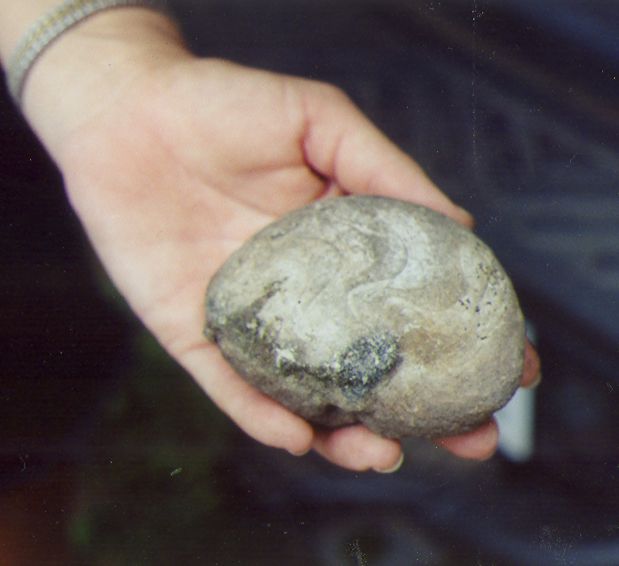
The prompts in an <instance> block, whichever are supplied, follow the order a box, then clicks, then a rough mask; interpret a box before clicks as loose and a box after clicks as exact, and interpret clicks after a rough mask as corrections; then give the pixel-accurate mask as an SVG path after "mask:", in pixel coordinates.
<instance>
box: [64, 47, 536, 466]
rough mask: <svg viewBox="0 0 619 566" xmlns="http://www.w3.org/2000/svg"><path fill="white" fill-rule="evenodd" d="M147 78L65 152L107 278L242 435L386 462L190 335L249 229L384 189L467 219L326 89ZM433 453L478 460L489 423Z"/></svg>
mask: <svg viewBox="0 0 619 566" xmlns="http://www.w3.org/2000/svg"><path fill="white" fill-rule="evenodd" d="M155 69H156V72H154V71H153V72H149V73H144V74H143V75H142V76H140V77H138V78H136V80H134V81H133V82H131V83H130V85H128V86H127V88H126V89H125V91H124V93H123V96H122V97H121V98H117V99H115V101H114V103H113V104H112V103H110V104H108V105H103V107H102V109H101V110H100V111H98V112H97V113H95V114H94V115H92V116H89V117H88V119H85V120H84V123H83V124H80V126H79V127H78V128H76V129H75V130H74V131H73V132H72V135H71V136H70V137H69V138H68V141H67V142H66V143H65V148H64V151H63V159H62V169H63V172H64V175H65V181H66V185H67V190H68V193H69V196H70V198H71V200H72V203H73V205H74V207H75V208H76V210H77V212H78V214H79V216H80V218H81V219H82V222H83V223H84V225H85V228H86V230H87V232H88V234H89V236H90V238H91V240H92V242H93V245H94V246H95V248H96V250H97V252H98V253H99V255H100V256H101V258H102V260H103V262H104V264H105V266H106V268H107V269H108V271H109V273H110V275H111V277H112V278H113V280H114V281H115V283H116V285H117V286H118V288H119V289H120V290H121V292H122V293H123V294H124V296H125V297H126V298H127V300H128V302H129V304H130V305H131V307H132V308H133V309H134V310H135V312H136V313H137V314H138V316H139V317H140V318H141V319H142V320H143V321H144V323H145V324H146V325H147V326H148V328H149V329H150V330H151V331H152V332H153V333H154V334H155V336H156V337H157V338H158V339H159V341H160V342H161V343H162V344H163V346H164V347H165V348H166V349H167V350H168V351H169V352H170V354H171V355H173V356H174V357H175V358H176V359H177V360H178V361H179V362H180V363H181V364H182V365H183V366H184V367H185V368H186V369H187V370H188V371H189V372H190V373H191V374H192V375H193V377H194V378H195V379H196V380H197V382H198V383H199V384H200V385H201V386H202V388H203V389H204V390H205V391H206V392H207V393H208V394H209V395H210V397H211V398H212V399H213V401H214V402H215V403H216V404H217V405H218V406H219V407H220V408H221V409H222V410H223V411H225V412H226V413H227V414H228V415H229V416H230V417H231V418H232V419H233V420H234V421H235V422H236V423H237V424H238V425H239V426H240V427H241V428H242V429H243V430H245V431H246V432H247V433H248V434H249V435H251V436H252V437H254V438H255V439H257V440H259V441H261V442H263V443H265V444H268V445H271V446H276V447H281V448H285V449H287V450H289V451H290V452H292V453H296V454H300V453H304V452H306V451H307V450H309V449H310V448H314V449H315V450H317V451H318V452H320V453H321V454H322V455H323V456H324V457H326V458H327V459H329V460H331V461H332V462H334V463H336V464H339V465H341V466H344V467H347V468H351V469H357V470H361V469H368V468H375V469H388V468H390V467H392V466H393V465H394V464H395V463H396V462H397V461H398V460H399V458H400V446H399V443H398V442H396V441H394V440H390V439H385V438H381V437H379V436H377V435H375V434H374V433H372V432H370V431H369V430H367V429H366V428H365V427H362V426H360V425H358V426H352V427H347V428H343V429H338V430H334V431H324V430H317V429H315V428H314V427H312V426H311V425H310V424H308V423H307V422H305V421H304V420H303V419H301V418H300V417H298V416H296V415H294V414H292V413H291V412H290V411H288V410H287V409H285V408H284V407H283V406H281V405H279V404H278V403H276V402H275V401H273V400H272V399H270V398H268V397H266V396H265V395H263V394H262V393H260V392H259V391H257V390H256V389H254V388H253V387H251V386H250V385H248V384H247V383H246V382H245V381H244V380H243V379H241V378H240V377H239V376H238V375H237V374H236V373H235V372H234V371H233V370H232V369H231V367H230V366H229V365H228V364H227V363H226V362H225V361H224V360H223V358H222V357H221V355H220V353H219V350H218V349H217V348H216V346H214V345H213V344H210V343H208V342H207V341H206V340H205V339H204V338H203V337H202V325H203V320H204V313H203V302H204V293H205V289H206V285H207V283H208V281H209V279H210V277H211V276H212V275H213V274H214V272H215V271H216V270H217V269H218V267H219V266H220V265H221V264H222V263H223V262H224V261H225V260H226V258H227V257H228V256H229V255H230V253H232V252H233V251H234V250H236V249H237V248H238V247H240V246H241V245H242V244H243V242H244V241H245V240H246V239H247V238H249V237H250V236H251V235H252V234H254V233H255V232H256V231H257V230H259V229H260V228H262V227H263V226H265V225H266V224H268V223H269V222H271V221H273V220H274V219H275V218H277V217H278V216H280V215H281V214H283V213H285V212H287V211H289V210H292V209H294V208H297V207H300V206H303V205H305V204H308V203H310V202H311V201H313V200H315V199H318V198H330V197H336V196H341V195H344V194H348V193H371V194H381V195H385V196H392V197H397V198H401V199H407V200H411V201H414V202H417V203H420V204H424V205H426V206H430V207H432V208H434V209H436V210H438V211H440V212H442V213H444V214H447V215H450V216H451V217H453V218H455V219H456V220H458V221H460V222H462V223H465V224H466V223H468V222H470V220H469V217H468V216H467V215H466V213H464V212H463V211H462V210H460V209H458V208H457V207H455V206H454V205H453V204H452V203H451V202H450V201H449V200H448V199H447V198H446V197H445V196H444V195H443V194H442V193H440V191H438V190H437V189H436V188H435V187H434V186H433V185H432V183H431V182H430V181H429V180H428V179H427V177H425V175H424V174H423V173H422V172H421V171H420V169H419V168H418V167H417V166H416V164H415V163H414V162H413V161H412V160H410V159H409V158H408V157H407V156H406V155H405V154H404V153H402V152H401V151H400V150H398V149H397V148H396V147H395V146H394V145H392V144H391V143H390V142H389V141H388V140H387V139H386V138H385V137H384V136H383V135H382V134H381V133H380V132H379V131H378V130H376V128H374V126H372V125H371V124H370V122H368V121H367V120H366V119H365V118H364V117H363V115H362V114H361V113H360V112H359V111H358V110H357V109H356V108H355V107H354V105H353V104H351V103H350V101H349V100H348V99H347V98H346V97H345V96H344V95H342V94H341V93H340V92H339V91H338V90H336V89H334V88H332V87H329V86H326V85H323V84H320V83H315V82H311V81H305V80H301V79H295V78H291V77H284V76H281V75H276V74H272V73H267V72H261V71H256V70H251V69H247V68H243V67H239V66H236V65H233V64H231V63H226V62H221V61H214V60H198V59H194V58H185V59H181V60H179V61H177V62H175V63H174V64H170V63H166V64H165V65H163V64H162V65H160V66H159V67H155ZM529 366H531V364H529ZM533 371H534V370H530V371H529V374H531V372H533ZM532 377H533V376H532V375H528V376H525V379H528V380H530V379H531V378H532ZM443 444H444V445H445V446H447V447H448V448H450V449H451V450H452V451H453V452H455V453H458V454H460V455H462V456H468V457H480V458H481V457H484V456H487V455H488V454H490V453H491V452H492V451H493V449H494V447H495V445H496V427H495V425H494V424H493V423H489V424H488V425H487V426H486V427H482V429H480V430H478V431H476V432H475V433H470V434H468V435H465V436H463V437H456V438H452V439H448V440H445V441H443Z"/></svg>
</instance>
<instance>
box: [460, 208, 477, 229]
mask: <svg viewBox="0 0 619 566" xmlns="http://www.w3.org/2000/svg"><path fill="white" fill-rule="evenodd" d="M456 209H457V211H458V216H460V222H461V223H462V224H464V225H465V226H467V227H468V228H473V226H475V218H474V217H473V215H472V214H471V213H470V212H469V211H468V210H465V209H464V208H462V207H461V206H456Z"/></svg>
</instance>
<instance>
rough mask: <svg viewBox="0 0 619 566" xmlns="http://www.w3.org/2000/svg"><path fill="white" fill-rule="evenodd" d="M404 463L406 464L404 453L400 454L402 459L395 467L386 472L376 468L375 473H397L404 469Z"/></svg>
mask: <svg viewBox="0 0 619 566" xmlns="http://www.w3.org/2000/svg"><path fill="white" fill-rule="evenodd" d="M403 463H404V454H403V453H402V454H400V459H399V460H398V461H397V462H396V463H395V465H394V466H391V468H387V469H386V470H381V469H379V468H374V471H375V472H378V473H379V474H393V473H394V472H397V471H398V470H399V469H400V468H401V467H402V464H403Z"/></svg>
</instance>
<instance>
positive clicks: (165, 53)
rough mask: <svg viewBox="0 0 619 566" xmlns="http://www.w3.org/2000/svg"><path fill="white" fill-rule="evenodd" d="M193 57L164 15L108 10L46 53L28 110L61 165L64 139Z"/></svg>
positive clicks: (25, 102) (31, 83) (25, 97)
mask: <svg viewBox="0 0 619 566" xmlns="http://www.w3.org/2000/svg"><path fill="white" fill-rule="evenodd" d="M189 56H190V55H189V53H188V52H187V51H186V49H185V47H184V45H183V42H182V39H181V37H180V34H179V32H178V30H177V28H176V26H175V24H174V23H173V22H172V21H171V20H170V19H169V18H168V17H167V16H165V15H164V14H162V13H160V12H157V11H155V10H151V9H144V8H139V7H138V8H133V7H122V8H114V9H110V10H104V11H102V12H99V13H96V14H93V15H91V16H89V17H88V18H86V19H85V20H83V21H82V22H80V23H78V24H77V25H75V26H74V27H72V28H70V29H68V30H67V31H66V32H64V33H63V34H62V35H61V36H60V37H58V39H56V40H55V41H54V42H53V43H52V44H51V45H50V46H49V47H48V48H47V49H45V50H44V51H43V52H42V53H41V55H40V57H39V58H38V59H37V60H36V61H35V63H34V64H33V65H32V67H31V70H30V72H29V74H28V77H27V80H26V82H25V84H24V89H23V94H22V110H23V112H24V115H25V116H26V118H27V119H28V121H29V122H30V124H31V126H32V127H33V129H34V130H35V131H36V133H37V134H38V135H39V137H40V138H41V139H42V141H43V142H44V144H45V145H46V146H47V148H48V150H49V151H50V153H51V154H52V156H53V157H54V158H56V160H57V161H58V157H59V155H58V154H59V152H60V151H61V147H62V144H63V142H64V140H66V139H67V138H68V137H69V136H70V134H71V133H72V132H73V131H75V130H76V129H78V128H80V127H81V126H83V125H85V124H87V123H88V122H89V121H90V120H92V119H93V118H94V117H96V116H98V115H100V114H102V113H103V112H104V111H105V109H106V108H109V107H110V106H112V105H114V104H115V102H117V101H118V100H119V98H120V97H123V96H125V94H126V93H127V92H128V91H129V90H130V86H131V84H132V83H134V82H135V81H136V80H139V78H140V77H141V76H144V75H145V74H147V73H149V72H151V71H153V70H155V69H156V68H157V67H160V66H162V65H166V64H169V63H171V62H173V61H175V60H178V59H181V58H187V57H189Z"/></svg>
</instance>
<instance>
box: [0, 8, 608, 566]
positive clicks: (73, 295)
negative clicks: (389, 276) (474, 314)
mask: <svg viewBox="0 0 619 566" xmlns="http://www.w3.org/2000/svg"><path fill="white" fill-rule="evenodd" d="M173 9H174V11H175V13H176V15H177V17H178V19H179V21H180V22H181V24H182V26H183V27H184V29H185V32H186V36H187V38H188V40H189V42H190V43H191V45H192V47H193V48H194V49H195V51H196V52H197V53H199V54H201V55H204V56H218V57H226V58H230V59H233V60H236V61H238V62H241V63H246V64H249V65H254V66H258V67H262V68H268V69H273V70H277V71H282V72H287V73H293V74H297V75H302V76H306V77H310V78H315V79H320V80H327V81H330V82H333V83H335V84H337V85H339V86H341V87H342V88H343V89H344V90H346V92H347V93H348V94H349V95H350V96H351V97H352V98H353V99H354V100H355V101H356V102H357V104H359V106H360V107H361V108H362V109H363V110H364V111H365V112H366V113H367V114H368V115H369V116H370V117H371V118H372V119H373V120H375V121H376V122H377V123H378V125H379V126H380V127H381V128H382V129H383V130H385V131H386V132H387V133H388V134H389V135H390V136H391V137H392V138H393V139H394V140H395V141H396V142H397V143H398V144H400V145H401V146H402V147H403V148H404V149H405V150H406V151H408V152H409V153H410V154H411V155H413V156H414V157H415V158H416V159H417V160H418V161H419V162H420V163H421V164H422V165H423V166H424V167H425V168H426V170H427V171H428V172H429V174H430V176H431V177H432V178H433V179H434V180H435V181H436V182H437V183H438V184H439V185H440V186H441V187H442V188H443V189H444V190H445V192H447V193H448V194H449V195H450V196H451V197H452V198H454V199H455V200H456V201H457V202H458V203H460V204H461V205H462V206H464V207H465V208H467V209H468V210H470V211H471V212H472V213H473V214H474V215H475V217H476V220H477V231H478V233H479V234H480V235H481V236H482V237H483V238H484V239H485V240H486V241H487V242H488V243H489V244H490V245H491V246H492V247H493V248H494V249H495V251H496V253H497V255H498V257H499V258H500V259H501V261H502V262H503V263H504V265H505V267H506V268H507V270H508V271H509V272H510V273H511V275H512V276H513V279H514V283H515V285H516V287H517V289H518V292H519V295H520V297H521V299H522V303H523V307H524V309H525V312H526V315H527V317H528V319H529V321H530V322H531V324H532V325H533V327H534V328H535V329H536V334H537V336H538V340H539V350H540V353H541V355H542V360H543V370H544V382H543V384H542V386H541V387H540V388H539V390H538V392H537V399H536V411H535V451H534V453H533V455H532V457H531V458H530V459H528V460H527V461H524V462H519V463H516V462H513V461H510V460H509V459H508V458H506V457H504V456H502V455H500V454H499V455H498V456H496V457H495V458H493V459H492V460H491V461H490V462H486V463H483V464H476V463H470V462H462V461H458V460H456V459H454V458H451V457H449V456H447V455H445V454H444V453H442V452H441V451H439V450H437V449H434V448H433V447H432V446H429V445H426V444H423V443H416V442H410V443H409V444H408V445H407V462H406V464H405V466H404V468H403V469H402V470H401V471H400V472H399V473H398V474H396V475H394V476H389V477H382V476H379V475H375V474H352V473H348V472H344V471H340V470H336V469H334V468H333V467H331V466H329V465H326V464H324V463H322V462H320V461H319V460H318V459H316V458H314V457H312V456H311V455H310V456H307V457H304V458H302V459H294V458H292V457H286V456H284V455H282V454H279V453H275V451H272V450H269V449H266V448H262V447H260V446H258V445H256V444H255V443H253V442H252V441H249V440H247V439H246V438H244V437H243V436H242V435H241V434H239V433H238V432H237V430H236V429H235V428H234V426H233V425H231V424H230V423H228V422H227V421H226V420H225V419H224V418H223V417H221V415H220V414H219V413H218V411H217V410H216V409H214V408H213V406H212V405H211V404H210V402H209V401H208V400H207V399H205V398H204V397H203V396H202V394H201V393H200V391H199V390H198V388H197V387H196V386H195V385H194V384H193V383H192V382H191V380H190V379H189V378H188V377H187V376H186V375H185V374H184V373H183V372H182V371H181V370H180V369H179V368H177V367H176V366H175V364H174V363H173V362H171V361H170V360H168V359H167V358H166V356H165V355H164V354H163V353H162V352H161V351H160V350H159V348H158V347H157V345H156V344H155V343H154V341H153V340H152V339H151V338H150V337H148V336H147V335H146V333H145V332H144V330H143V329H142V327H141V326H140V324H139V323H138V322H137V321H135V320H134V319H133V317H132V315H131V314H130V313H129V312H128V310H127V309H126V307H125V305H124V303H123V301H122V299H121V298H120V297H119V296H118V294H117V293H116V291H115V290H114V289H113V287H112V286H111V284H110V283H109V282H108V280H107V278H106V276H105V275H104V273H103V272H102V270H101V268H100V266H99V264H98V261H97V260H96V258H95V257H93V254H92V252H91V250H90V248H89V246H88V243H87V242H86V241H85V238H84V236H83V234H82V232H81V228H80V227H79V222H78V221H77V219H76V217H75V216H74V214H73V213H72V211H71V210H70V209H69V206H68V204H67V202H66V200H65V198H64V195H63V192H62V183H61V179H60V176H59V174H58V172H57V171H56V169H55V168H54V166H53V164H51V163H50V161H49V159H48V158H47V156H46V154H45V152H44V150H43V149H42V148H41V147H40V145H39V144H38V142H37V141H36V139H35V138H34V136H33V135H32V134H31V133H30V131H29V130H28V128H27V126H26V125H25V124H24V122H23V121H22V120H21V118H20V116H19V114H18V113H17V112H16V111H15V110H14V108H13V107H12V105H11V104H10V102H9V101H8V98H7V96H6V94H5V93H4V92H3V93H2V99H1V100H0V183H1V184H2V186H1V187H0V203H1V206H0V214H1V215H2V218H1V221H0V238H1V239H0V241H1V244H2V245H1V248H0V261H1V262H2V270H1V271H0V273H1V275H0V313H1V317H2V318H1V319H0V320H1V322H2V324H1V325H0V333H1V337H2V341H1V344H2V358H1V360H2V361H1V366H0V367H1V371H2V374H1V382H0V564H4V563H6V564H11V565H12V564H26V565H29V564H82V563H83V564H102V565H103V564H105V565H108V564H113V565H115V564H171V563H174V562H175V561H177V562H178V561H180V562H182V563H186V564H223V565H227V564H265V565H270V564H275V563H286V564H308V565H313V564H317V565H322V564H325V565H330V564H338V565H339V564H355V565H359V564H368V565H372V566H373V565H383V564H384V565H398V564H403V565H404V564H415V563H418V564H436V565H443V564H476V565H477V564H483V565H489V564H575V565H580V564H582V565H593V564H607V565H616V564H619V511H618V508H619V505H618V504H619V477H618V476H619V408H618V395H619V379H618V378H619V372H618V370H617V368H619V365H618V362H619V323H618V322H617V321H618V320H619V305H618V300H617V298H618V296H619V294H618V291H619V225H618V224H619V139H618V136H617V134H618V132H619V104H618V98H617V94H616V93H617V87H618V84H619V79H617V75H619V43H618V41H617V39H616V37H617V36H618V35H619V34H618V32H619V5H618V4H616V3H614V2H603V1H599V0H595V1H591V2H586V3H585V2H576V1H558V0H552V1H546V2H543V3H541V2H533V1H515V0H514V1H513V2H511V1H506V2H488V1H486V2H483V1H481V0H480V1H473V2H468V1H460V2H455V1H449V2H447V1H445V2H440V1H423V2H404V1H395V0H392V1H387V2H380V1H378V0H375V1H370V0H366V1H361V0H359V1H354V0H349V1H339V2H327V1H315V2H310V1H309V0H307V1H303V0H290V1H288V2H281V1H280V2H275V1H272V0H271V1H269V0H256V1H254V2H242V1H240V0H238V1H236V2H235V1H228V2H224V1H223V0H222V1H214V2H209V3H208V6H204V5H203V3H202V2H190V1H188V0H184V1H178V2H175V3H173ZM205 104H208V101H205ZM3 561H4V562H3Z"/></svg>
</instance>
